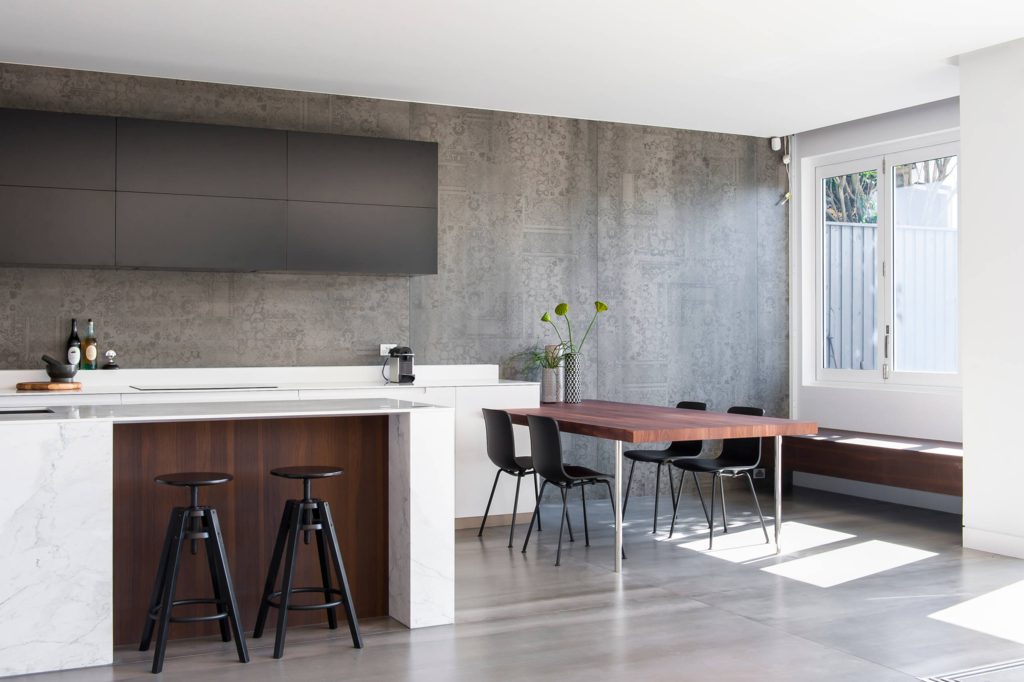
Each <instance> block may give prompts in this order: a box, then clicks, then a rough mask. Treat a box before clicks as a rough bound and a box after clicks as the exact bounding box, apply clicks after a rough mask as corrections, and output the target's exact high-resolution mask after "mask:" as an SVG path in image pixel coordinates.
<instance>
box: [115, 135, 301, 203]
mask: <svg viewBox="0 0 1024 682" xmlns="http://www.w3.org/2000/svg"><path fill="white" fill-rule="evenodd" d="M287 145H288V135H287V133H286V132H285V131H283V130H264V129H261V128H238V127H235V126H219V125H204V124H199V123H175V122H171V121H145V120H141V119H133V118H119V119H117V189H118V191H122V192H150V193H159V194H191V195H197V196H219V197H243V198H251V199H285V198H287V185H286V183H287V156H288V152H287Z"/></svg>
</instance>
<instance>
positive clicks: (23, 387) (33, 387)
mask: <svg viewBox="0 0 1024 682" xmlns="http://www.w3.org/2000/svg"><path fill="white" fill-rule="evenodd" d="M8 386H10V384H8ZM17 388H18V390H19V391H77V390H78V389H80V388H82V382H81V381H72V382H71V383H69V384H61V383H57V382H56V381H26V382H24V383H21V384H18V385H17Z"/></svg>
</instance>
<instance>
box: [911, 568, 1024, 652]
mask: <svg viewBox="0 0 1024 682" xmlns="http://www.w3.org/2000/svg"><path fill="white" fill-rule="evenodd" d="M1021 613H1024V581H1021V582H1019V583H1014V584H1013V585H1008V586H1007V587H1003V588H1000V589H998V590H995V591H994V592H989V593H988V594H983V595H981V596H980V597H975V598H974V599H969V600H967V601H965V602H963V603H961V604H957V605H956V606H950V607H949V608H948V609H943V610H941V611H936V612H935V613H933V614H931V615H930V616H928V617H929V618H934V619H935V620H941V621H942V622H943V623H950V624H952V625H959V626H960V627H962V628H967V629H969V630H975V631H977V632H983V633H985V634H986V635H992V636H993V637H1000V638H1002V639H1008V640H1010V641H1011V642H1017V643H1018V644H1024V618H1021Z"/></svg>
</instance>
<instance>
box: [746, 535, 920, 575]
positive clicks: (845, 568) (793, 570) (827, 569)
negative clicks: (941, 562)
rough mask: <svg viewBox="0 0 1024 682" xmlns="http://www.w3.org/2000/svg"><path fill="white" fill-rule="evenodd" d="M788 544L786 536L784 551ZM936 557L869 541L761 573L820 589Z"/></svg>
mask: <svg viewBox="0 0 1024 682" xmlns="http://www.w3.org/2000/svg"><path fill="white" fill-rule="evenodd" d="M786 542H787V541H786V536H785V535H783V540H782V543H783V544H782V546H783V547H785V546H786ZM933 556H936V554H935V552H926V551H924V550H921V549H914V548H913V547H904V546H903V545H894V544H892V543H891V542H882V541H881V540H869V541H868V542H862V543H860V544H858V545H851V546H850V547H840V548H839V549H834V550H832V551H829V552H822V553H821V554H815V555H814V556H809V557H804V558H802V559H793V560H792V561H787V562H785V563H782V564H778V565H775V566H766V567H765V568H762V569H761V570H762V571H767V572H768V573H774V574H775V575H779V576H782V577H784V578H791V579H793V580H799V581H800V582H804V583H809V584H811V585H817V586H818V587H833V586H835V585H841V584H842V583H846V582H850V581H851V580H857V579H858V578H864V577H867V576H869V575H874V574H876V573H881V572H882V571H888V570H891V569H893V568H898V567H900V566H906V565H907V564H912V563H914V562H915V561H921V560H922V559H928V558H930V557H933Z"/></svg>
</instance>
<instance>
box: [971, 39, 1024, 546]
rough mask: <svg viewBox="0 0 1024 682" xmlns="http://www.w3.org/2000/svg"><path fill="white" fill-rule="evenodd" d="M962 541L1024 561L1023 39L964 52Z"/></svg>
mask: <svg viewBox="0 0 1024 682" xmlns="http://www.w3.org/2000/svg"><path fill="white" fill-rule="evenodd" d="M960 111H961V114H960V117H961V133H962V137H961V167H962V168H963V174H962V176H961V177H962V178H963V179H962V181H961V198H962V204H961V217H962V221H963V224H964V226H965V227H964V232H963V235H962V237H961V240H962V241H961V249H962V254H961V273H962V276H963V284H962V288H961V297H962V299H961V300H962V311H963V316H962V320H963V322H962V329H961V339H962V345H963V361H964V377H963V395H964V441H963V442H964V546H965V547H970V548H973V549H980V550H984V551H991V552H997V553H999V554H1007V555H1010V556H1016V557H1021V558H1024V506H1022V502H1024V496H1022V494H1021V485H1022V483H1024V448H1022V447H1021V445H1020V443H1021V439H1020V434H1018V433H1017V432H1016V430H1015V426H1016V425H1017V424H1018V422H1019V420H1020V408H1021V405H1022V403H1024V401H1022V400H1021V391H1022V390H1024V316H1022V314H1021V304H1020V298H1021V284H1022V281H1024V279H1022V276H1021V265H1020V262H1021V256H1022V255H1024V220H1022V219H1021V213H1020V211H1018V210H1015V209H1014V205H1015V204H1016V202H1017V201H1019V197H1020V196H1021V189H1020V187H1021V179H1020V174H1019V173H1018V172H1017V171H1016V169H1017V166H1018V165H1019V163H1020V159H1021V158H1024V40H1017V41H1014V42H1010V43H1004V44H1003V45H997V46H995V47H991V48H987V49H985V50H979V51H977V52H972V53H969V54H965V55H962V56H961V57H960Z"/></svg>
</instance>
